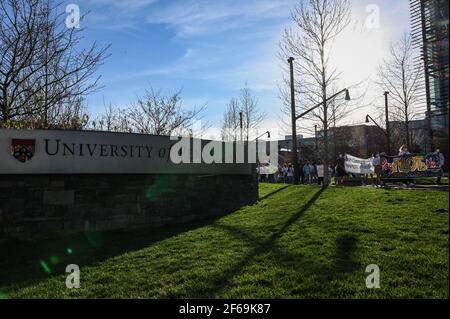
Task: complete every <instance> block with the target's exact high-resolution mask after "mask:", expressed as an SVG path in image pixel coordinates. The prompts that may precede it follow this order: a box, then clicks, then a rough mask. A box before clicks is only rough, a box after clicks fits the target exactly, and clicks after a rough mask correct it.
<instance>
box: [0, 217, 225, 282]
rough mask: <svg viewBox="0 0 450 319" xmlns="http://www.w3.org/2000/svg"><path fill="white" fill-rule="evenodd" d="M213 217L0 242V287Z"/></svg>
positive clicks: (163, 236) (124, 249)
mask: <svg viewBox="0 0 450 319" xmlns="http://www.w3.org/2000/svg"><path fill="white" fill-rule="evenodd" d="M222 216H224V214H221V215H220V216H217V217H215V218H210V219H205V220H202V221H197V222H192V223H190V224H188V225H174V226H166V227H160V228H142V229H137V230H128V231H125V230H124V231H108V232H93V231H89V232H84V233H77V234H72V235H67V236H63V237H62V236H59V237H54V238H49V239H41V240H38V241H15V242H7V243H2V244H1V245H0V257H1V258H0V288H2V289H4V288H8V287H10V286H15V287H18V288H20V287H25V286H28V285H30V284H34V283H37V282H39V281H41V280H45V279H48V278H49V277H52V276H57V275H60V274H62V273H65V267H66V265H68V264H72V263H73V264H77V265H79V266H80V267H82V266H89V265H94V264H97V263H100V262H102V261H103V260H105V259H107V258H110V257H114V256H118V255H121V254H124V253H127V252H132V251H135V250H140V249H143V248H145V247H148V246H151V245H152V244H154V243H156V242H159V241H162V240H164V239H167V238H170V237H173V236H176V235H178V234H180V233H183V232H187V231H190V230H194V229H197V228H200V227H203V226H206V225H209V224H211V223H213V222H214V221H215V220H217V219H218V218H220V217H222Z"/></svg>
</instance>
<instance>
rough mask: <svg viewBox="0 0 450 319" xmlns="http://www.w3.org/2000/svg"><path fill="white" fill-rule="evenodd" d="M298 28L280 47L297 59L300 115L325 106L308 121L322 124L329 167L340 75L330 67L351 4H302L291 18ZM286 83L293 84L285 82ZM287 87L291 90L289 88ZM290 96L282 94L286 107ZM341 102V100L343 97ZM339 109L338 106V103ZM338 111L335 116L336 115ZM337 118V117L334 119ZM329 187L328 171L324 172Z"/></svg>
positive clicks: (331, 0) (343, 0)
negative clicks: (332, 98)
mask: <svg viewBox="0 0 450 319" xmlns="http://www.w3.org/2000/svg"><path fill="white" fill-rule="evenodd" d="M291 20H292V22H293V24H294V26H293V27H292V28H288V29H286V30H285V32H284V34H283V37H282V40H281V43H280V57H281V58H282V60H283V61H284V63H283V64H286V63H285V61H286V60H287V59H288V58H289V57H294V58H295V61H296V63H295V74H296V83H295V87H296V93H297V98H298V101H299V102H301V103H298V105H299V108H298V112H299V113H300V112H301V111H305V110H308V109H310V108H311V107H313V106H315V105H318V104H321V105H320V107H318V108H317V109H316V110H315V111H313V112H311V113H310V115H309V116H308V117H307V119H312V120H314V121H317V120H318V121H320V124H321V130H322V134H321V139H322V140H323V154H322V156H321V157H322V161H323V163H324V166H325V167H328V163H329V136H328V130H329V126H330V123H331V122H332V121H333V120H334V119H333V116H332V115H331V111H332V109H331V108H330V106H329V102H328V101H327V99H328V97H329V96H331V94H332V90H333V88H335V87H337V82H338V80H339V73H338V71H337V70H336V68H334V67H333V66H331V65H330V61H329V60H330V57H331V55H332V49H333V42H334V40H335V38H336V36H337V35H339V34H340V33H341V32H342V30H343V29H344V28H345V27H346V26H347V25H348V24H349V22H350V4H349V1H348V0H302V1H300V4H299V5H298V6H297V7H296V8H295V9H294V11H293V12H292V14H291ZM285 83H289V80H288V79H285ZM284 87H289V86H287V85H285V86H284ZM288 94H289V93H288V92H286V91H285V90H282V91H281V95H282V98H283V100H284V101H285V103H284V104H285V105H286V106H289V105H290V103H286V102H287V101H288V97H289V95H288ZM339 98H340V97H339ZM335 103H336V104H335V106H337V105H338V104H337V103H338V102H335ZM336 111H337V110H336V108H335V110H334V113H335V115H336V113H337V112H336ZM334 118H336V117H334ZM324 173H325V174H324V175H325V176H324V180H325V183H324V184H325V185H327V183H328V170H325V171H324Z"/></svg>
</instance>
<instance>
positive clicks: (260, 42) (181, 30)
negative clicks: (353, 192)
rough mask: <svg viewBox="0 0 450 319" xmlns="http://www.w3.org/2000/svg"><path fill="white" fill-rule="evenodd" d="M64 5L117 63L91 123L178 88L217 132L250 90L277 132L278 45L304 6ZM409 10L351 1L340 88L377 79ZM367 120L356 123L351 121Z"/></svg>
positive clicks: (203, 1) (159, 1)
mask: <svg viewBox="0 0 450 319" xmlns="http://www.w3.org/2000/svg"><path fill="white" fill-rule="evenodd" d="M68 3H74V4H77V5H78V6H79V7H80V10H81V11H82V12H88V11H89V14H88V16H87V18H86V19H85V20H84V21H82V25H81V27H82V28H84V29H85V31H84V35H85V40H86V41H88V42H92V41H96V42H97V43H98V44H99V45H107V44H111V48H110V50H109V53H110V54H111V56H110V57H109V58H108V59H107V60H106V61H105V64H104V65H103V66H102V67H101V68H100V69H99V74H101V75H102V80H101V85H103V86H104V88H102V89H101V90H99V91H98V92H95V93H94V94H91V95H90V96H89V97H88V107H89V110H90V112H91V113H92V114H94V115H95V114H97V113H98V112H101V111H102V110H103V108H104V101H105V102H106V103H109V102H111V103H113V104H115V105H118V106H126V105H127V104H129V103H130V102H132V101H134V100H135V97H136V94H142V92H143V91H144V89H145V88H146V87H148V86H149V85H152V86H153V87H154V88H160V89H162V90H163V91H165V92H175V91H177V90H178V89H180V88H181V89H182V90H183V97H184V104H185V106H186V108H191V107H193V106H194V105H197V106H198V105H202V104H204V103H207V105H208V108H207V111H206V114H205V115H206V119H207V120H208V121H209V122H211V124H213V125H214V126H220V121H221V118H222V114H223V112H224V110H225V108H226V104H227V102H228V101H229V99H230V98H231V97H232V96H235V95H237V94H238V93H239V89H240V88H241V87H242V86H244V84H245V82H246V81H247V82H248V86H249V87H250V88H251V89H252V90H253V92H254V94H255V95H256V96H257V97H258V98H259V105H260V106H261V108H262V109H264V110H265V111H266V112H267V114H268V118H267V120H266V123H264V124H265V125H266V126H270V127H274V126H277V125H279V124H280V121H279V117H280V116H281V113H280V100H279V98H278V88H277V83H278V82H280V79H281V76H282V69H281V68H280V64H281V63H282V61H280V60H279V58H278V56H277V51H278V42H279V40H280V35H281V34H282V32H283V29H284V28H285V27H287V26H289V23H290V21H289V15H290V11H291V9H292V8H293V7H294V6H295V4H296V3H298V0H220V1H218V0H216V1H213V0H208V1H207V0H128V1H127V0H72V1H69V2H68ZM370 4H376V5H378V7H379V8H380V28H377V29H375V30H364V28H363V27H362V25H363V24H364V20H365V18H366V16H367V15H368V13H366V11H365V10H366V8H367V5H370ZM408 4H409V1H408V0H396V1H389V0H383V1H374V0H372V1H365V0H354V1H353V8H352V9H353V10H352V11H353V21H352V24H351V26H349V28H348V30H347V31H346V32H345V33H344V34H343V35H342V39H341V41H340V42H339V45H337V46H336V52H335V60H336V63H337V65H338V66H339V69H340V71H341V72H342V73H343V85H350V84H352V83H356V82H359V81H362V80H371V79H372V80H373V79H374V76H375V70H376V66H377V64H378V63H379V62H380V59H382V57H383V56H385V54H386V52H387V49H388V47H389V43H390V41H391V40H394V39H395V38H396V37H398V36H399V35H400V34H401V33H402V32H404V31H406V30H408V28H409V22H408V17H409V12H408ZM369 95H370V94H369ZM368 98H370V97H368ZM360 112H366V111H365V110H363V111H360ZM361 118H362V115H361V114H355V115H354V116H353V115H352V116H350V117H349V121H350V122H352V123H357V122H361V120H360V119H361Z"/></svg>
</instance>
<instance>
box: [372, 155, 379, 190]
mask: <svg viewBox="0 0 450 319" xmlns="http://www.w3.org/2000/svg"><path fill="white" fill-rule="evenodd" d="M372 165H373V167H374V169H375V175H376V177H375V186H376V187H379V186H381V157H380V153H378V152H377V153H375V154H373V158H372Z"/></svg>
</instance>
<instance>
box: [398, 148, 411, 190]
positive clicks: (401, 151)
mask: <svg viewBox="0 0 450 319" xmlns="http://www.w3.org/2000/svg"><path fill="white" fill-rule="evenodd" d="M410 154H411V153H410V152H409V151H408V148H407V147H406V145H404V144H403V145H402V146H400V149H399V150H398V156H401V157H403V156H408V155H410ZM401 182H402V186H403V187H406V186H415V184H414V180H412V181H410V180H408V179H404V180H402V181H401Z"/></svg>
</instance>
